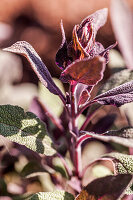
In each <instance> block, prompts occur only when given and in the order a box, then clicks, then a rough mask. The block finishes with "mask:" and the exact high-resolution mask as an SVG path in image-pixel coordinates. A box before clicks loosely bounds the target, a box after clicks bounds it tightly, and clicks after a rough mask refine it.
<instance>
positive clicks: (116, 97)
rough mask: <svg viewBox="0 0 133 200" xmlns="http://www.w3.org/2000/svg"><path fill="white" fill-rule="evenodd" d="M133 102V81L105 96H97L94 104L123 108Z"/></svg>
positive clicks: (108, 92) (104, 94) (110, 91)
mask: <svg viewBox="0 0 133 200" xmlns="http://www.w3.org/2000/svg"><path fill="white" fill-rule="evenodd" d="M132 101H133V81H130V82H127V83H125V84H122V85H120V86H118V87H116V88H113V89H111V90H109V91H107V92H105V93H103V94H100V95H98V96H96V97H95V98H94V99H93V100H92V102H98V103H100V104H103V105H114V106H117V107H119V106H122V105H124V104H126V103H130V102H132Z"/></svg>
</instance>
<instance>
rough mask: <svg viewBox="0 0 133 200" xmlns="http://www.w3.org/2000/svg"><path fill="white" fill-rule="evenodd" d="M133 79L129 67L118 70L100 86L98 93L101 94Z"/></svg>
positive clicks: (132, 73) (132, 72)
mask: <svg viewBox="0 0 133 200" xmlns="http://www.w3.org/2000/svg"><path fill="white" fill-rule="evenodd" d="M132 80H133V71H132V70H129V69H124V70H121V71H120V72H117V73H115V74H113V75H112V76H111V77H110V78H109V79H108V81H107V82H106V83H105V84H104V85H103V86H102V87H101V89H100V91H99V94H102V93H104V92H107V91H108V90H111V89H113V88H115V87H117V86H120V85H122V84H124V83H126V82H127V81H132Z"/></svg>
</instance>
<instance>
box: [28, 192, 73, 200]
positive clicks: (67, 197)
mask: <svg viewBox="0 0 133 200" xmlns="http://www.w3.org/2000/svg"><path fill="white" fill-rule="evenodd" d="M29 200H74V196H73V195H72V194H70V193H68V192H65V191H61V190H60V191H55V192H39V193H36V194H33V195H32V197H30V198H29Z"/></svg>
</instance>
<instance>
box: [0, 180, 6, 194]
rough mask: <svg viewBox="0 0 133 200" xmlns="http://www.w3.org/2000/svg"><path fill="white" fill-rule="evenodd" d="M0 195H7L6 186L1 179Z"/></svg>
mask: <svg viewBox="0 0 133 200" xmlns="http://www.w3.org/2000/svg"><path fill="white" fill-rule="evenodd" d="M0 194H1V195H6V194H7V185H6V183H5V181H4V180H3V179H2V178H0Z"/></svg>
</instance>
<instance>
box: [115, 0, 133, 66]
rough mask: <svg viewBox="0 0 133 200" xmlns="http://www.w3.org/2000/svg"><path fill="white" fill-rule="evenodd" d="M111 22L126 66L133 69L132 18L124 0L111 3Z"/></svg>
mask: <svg viewBox="0 0 133 200" xmlns="http://www.w3.org/2000/svg"><path fill="white" fill-rule="evenodd" d="M111 20H112V25H113V29H114V33H115V36H116V39H117V41H118V44H119V47H120V49H121V52H122V54H123V56H124V59H125V62H126V65H127V67H129V68H130V69H133V56H132V55H133V37H132V35H133V17H132V12H131V11H130V8H129V7H128V4H127V2H126V1H125V0H117V1H116V0H112V1H111Z"/></svg>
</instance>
